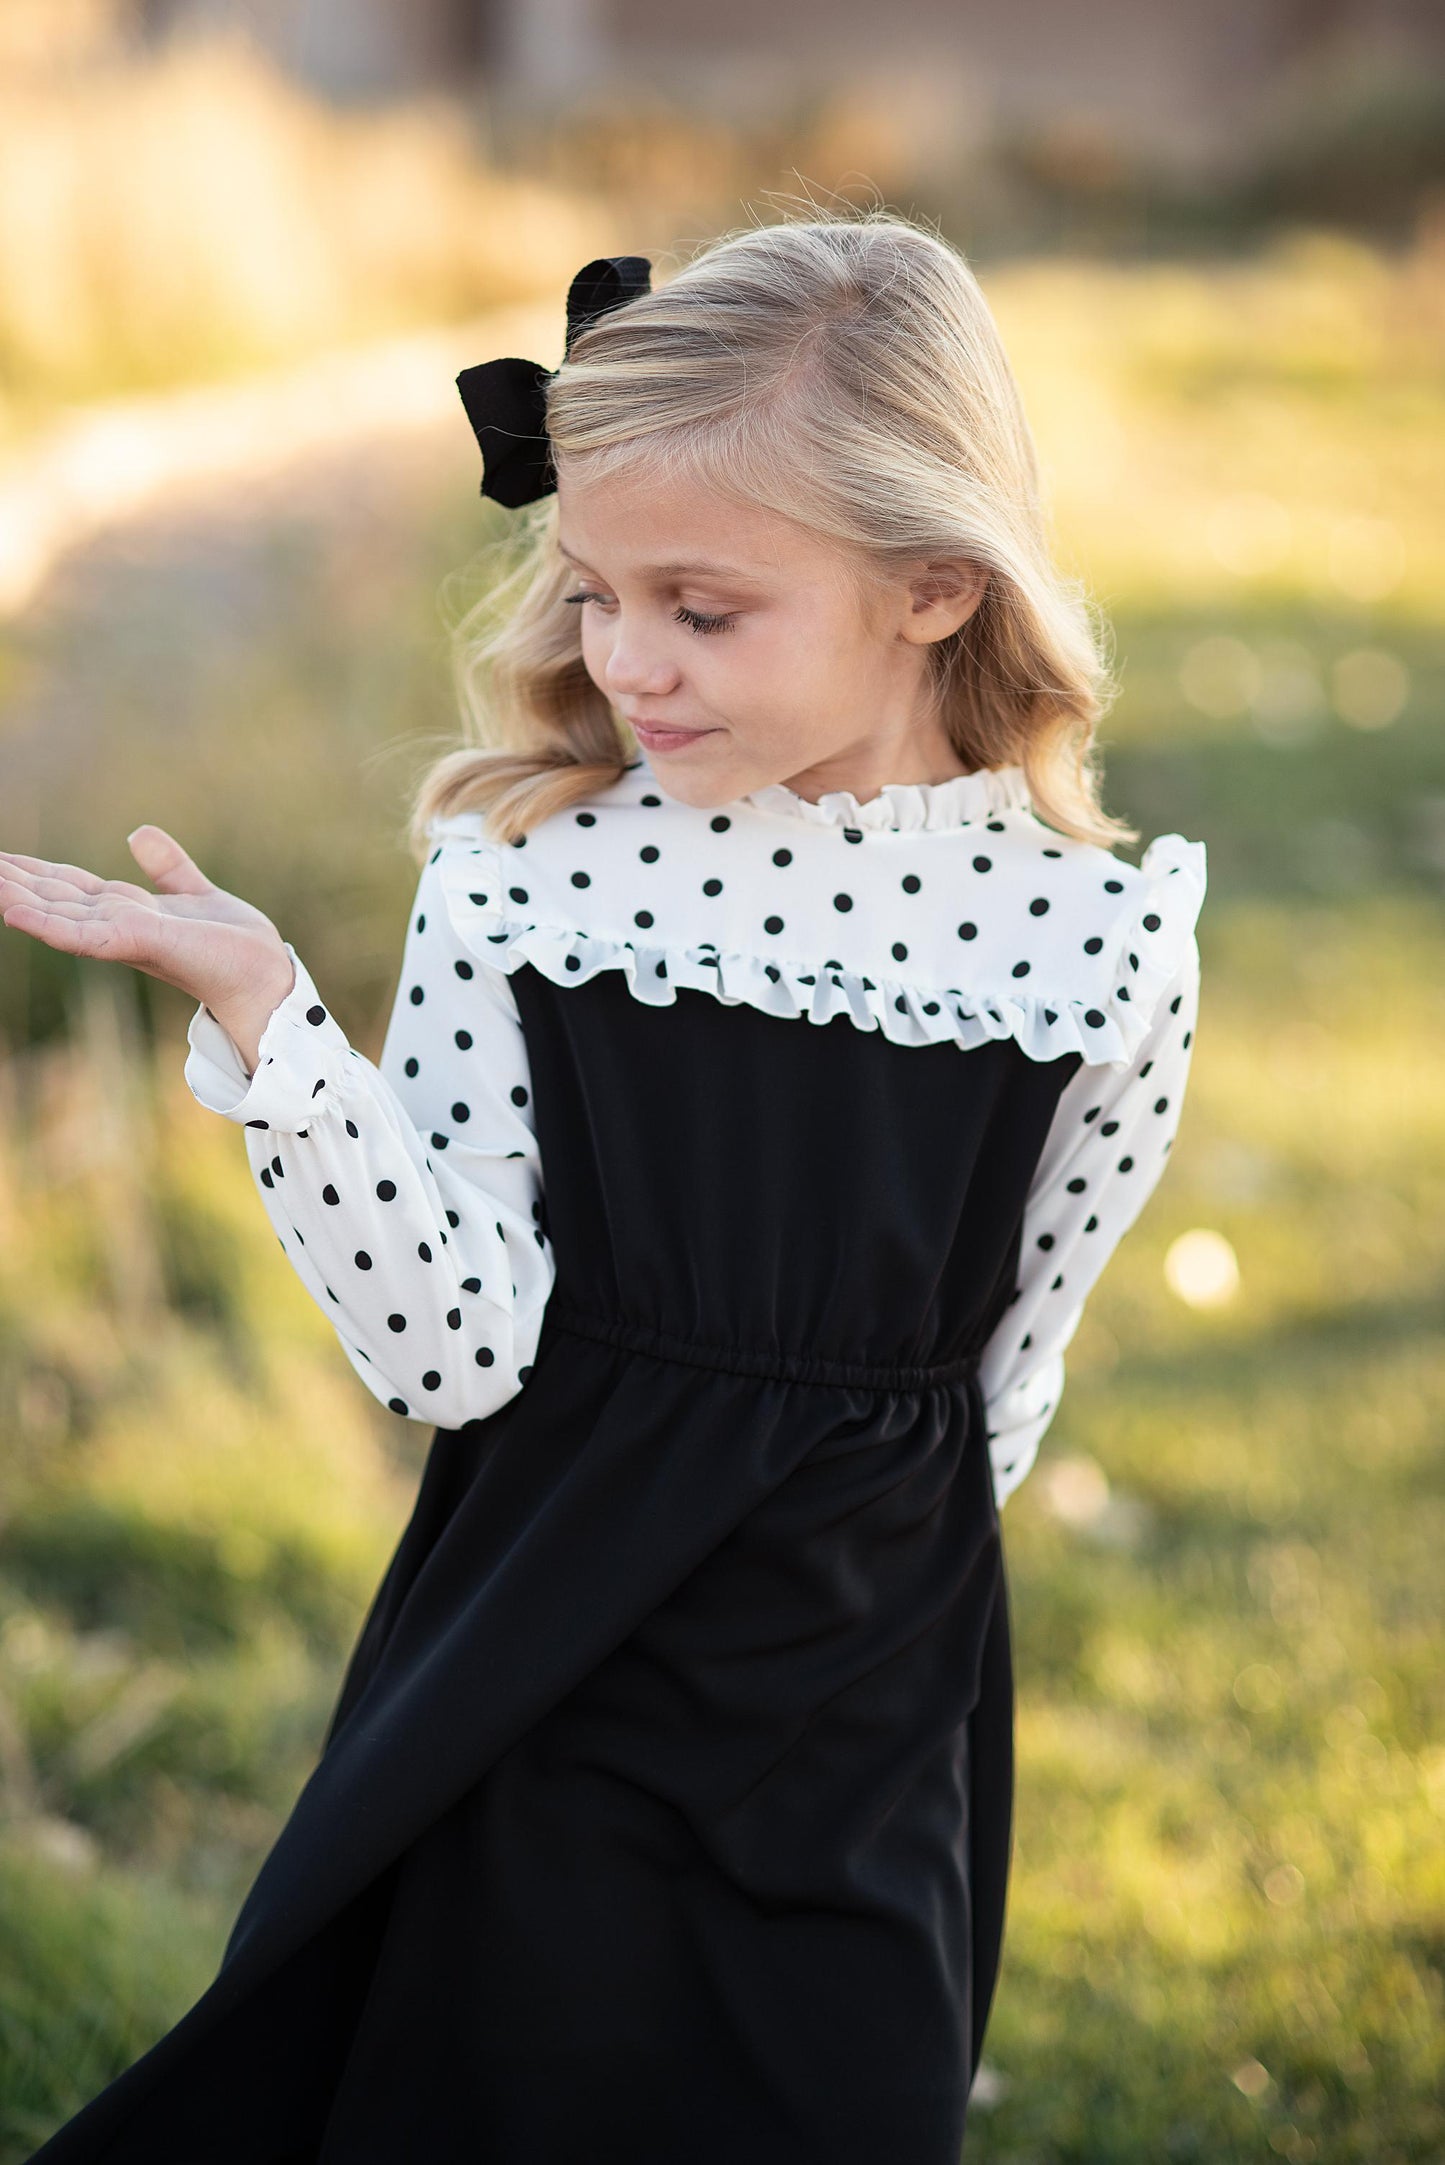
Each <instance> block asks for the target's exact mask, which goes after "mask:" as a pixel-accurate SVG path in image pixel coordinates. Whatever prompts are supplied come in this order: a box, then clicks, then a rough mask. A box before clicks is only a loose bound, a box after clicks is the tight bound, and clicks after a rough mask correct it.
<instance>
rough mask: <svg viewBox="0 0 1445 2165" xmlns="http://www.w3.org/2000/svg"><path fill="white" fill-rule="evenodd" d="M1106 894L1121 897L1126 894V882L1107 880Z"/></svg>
mask: <svg viewBox="0 0 1445 2165" xmlns="http://www.w3.org/2000/svg"><path fill="white" fill-rule="evenodd" d="M1104 892H1105V894H1106V895H1121V894H1122V893H1123V892H1124V882H1123V881H1122V880H1105V882H1104Z"/></svg>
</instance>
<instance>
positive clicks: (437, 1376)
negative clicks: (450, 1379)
mask: <svg viewBox="0 0 1445 2165" xmlns="http://www.w3.org/2000/svg"><path fill="white" fill-rule="evenodd" d="M441 1382H442V1376H441V1370H440V1369H439V1368H429V1369H428V1370H427V1372H426V1374H425V1375H424V1376H423V1377H422V1379H421V1384H422V1389H423V1390H424V1391H439V1390H440V1389H441Z"/></svg>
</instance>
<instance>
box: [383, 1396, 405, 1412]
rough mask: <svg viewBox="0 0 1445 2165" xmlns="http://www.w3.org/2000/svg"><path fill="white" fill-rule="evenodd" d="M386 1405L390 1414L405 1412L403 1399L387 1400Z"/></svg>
mask: <svg viewBox="0 0 1445 2165" xmlns="http://www.w3.org/2000/svg"><path fill="white" fill-rule="evenodd" d="M386 1403H387V1409H388V1411H389V1412H391V1413H405V1412H406V1410H407V1405H406V1400H405V1399H404V1398H389V1399H388V1400H387V1402H386Z"/></svg>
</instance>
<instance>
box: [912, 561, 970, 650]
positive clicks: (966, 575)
mask: <svg viewBox="0 0 1445 2165" xmlns="http://www.w3.org/2000/svg"><path fill="white" fill-rule="evenodd" d="M988 581H989V572H988V567H987V565H986V564H978V563H975V562H974V560H973V559H972V557H967V556H932V557H930V558H929V559H928V561H927V563H926V564H922V565H920V566H919V568H918V569H917V570H916V571H915V572H913V573H912V574H911V575H910V577H909V579H908V609H907V612H906V615H905V620H904V626H903V636H904V637H905V638H906V639H912V640H915V641H918V642H919V643H921V644H925V645H926V644H929V643H931V642H932V641H933V640H936V639H946V638H947V637H948V635H949V633H950V632H954V631H957V630H958V628H959V626H960V624H966V623H967V622H968V619H969V618H970V617H971V616H972V615H973V613H974V611H975V610H976V609H977V607H978V605H979V603H980V602H981V601H982V600H983V597H984V592H985V590H986V588H987V586H988Z"/></svg>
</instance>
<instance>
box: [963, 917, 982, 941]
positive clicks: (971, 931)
mask: <svg viewBox="0 0 1445 2165" xmlns="http://www.w3.org/2000/svg"><path fill="white" fill-rule="evenodd" d="M958 936H959V938H960V939H961V940H976V939H977V938H978V926H977V925H974V924H970V923H969V921H968V919H967V918H965V919H964V921H963V923H962V924H961V925H960V926H959V928H958Z"/></svg>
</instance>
